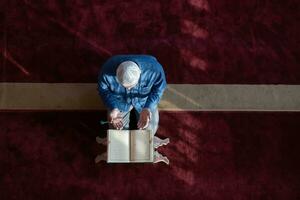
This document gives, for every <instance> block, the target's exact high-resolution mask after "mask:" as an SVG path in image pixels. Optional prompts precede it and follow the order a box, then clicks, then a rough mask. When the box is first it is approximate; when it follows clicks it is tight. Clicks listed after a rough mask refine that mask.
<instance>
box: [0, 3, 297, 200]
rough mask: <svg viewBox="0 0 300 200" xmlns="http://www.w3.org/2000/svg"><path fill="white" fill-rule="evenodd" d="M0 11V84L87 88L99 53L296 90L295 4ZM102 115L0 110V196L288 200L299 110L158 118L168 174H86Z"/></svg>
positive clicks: (139, 168) (91, 168)
mask: <svg viewBox="0 0 300 200" xmlns="http://www.w3.org/2000/svg"><path fill="white" fill-rule="evenodd" d="M0 8H1V9H0V36H1V40H0V55H1V56H0V67H1V68H0V78H1V80H0V82H63V83H64V82H79V83H81V82H87V83H95V82H96V81H97V74H98V71H99V69H100V66H101V64H102V63H103V62H104V61H105V60H106V59H107V58H108V57H110V55H114V54H126V53H130V54H133V53H136V54H152V55H154V56H156V57H157V58H158V60H159V61H160V62H161V63H162V65H163V67H164V68H165V70H166V76H167V80H168V83H180V84H181V83H197V84H205V83H212V84H300V68H299V58H300V48H299V43H300V38H299V35H300V28H299V18H300V5H299V1H297V0H285V1H283V0H282V1H271V0H264V1H253V0H244V1H240V0H210V1H206V0H154V1H139V0H133V1H130V2H125V1H120V0H110V1H108V0H88V1H79V0H78V1H72V2H70V1H59V0H44V1H33V0H0ZM0 97H1V98H2V96H1V94H0ZM1 98H0V99H1ZM104 116H105V113H104V112H102V113H101V112H100V113H96V112H83V113H81V112H1V111H0V127H1V128H0V199H1V200H2V199H3V200H8V199H26V200H27V199H29V200H31V199H45V200H47V199H57V200H59V199H84V200H89V199H151V200H153V199H206V200H210V199H217V200H224V199H225V200H226V199H236V200H242V199H264V200H265V199H272V200H274V199H275V200H276V199H284V200H285V199H288V200H294V199H295V200H296V199H300V192H299V191H300V170H299V169H300V159H299V153H300V145H299V141H300V135H299V133H300V123H299V122H300V113H296V112H294V113H293V112H292V113H287V112H283V113H274V112H253V113H251V112H162V113H161V123H160V128H159V131H158V135H159V136H162V137H169V138H170V139H171V143H170V144H169V145H168V146H167V147H162V149H161V152H162V153H163V154H165V155H167V156H168V157H169V159H170V162H171V164H170V166H166V165H163V164H160V163H159V164H155V165H149V164H137V165H126V164H115V165H106V164H103V165H95V164H94V157H95V156H96V155H97V154H98V153H100V152H103V151H104V150H105V148H104V147H100V146H99V145H97V144H96V142H95V137H96V136H97V135H98V134H100V135H103V134H104V129H103V128H102V129H101V128H100V125H99V120H100V119H101V118H102V119H103V118H104Z"/></svg>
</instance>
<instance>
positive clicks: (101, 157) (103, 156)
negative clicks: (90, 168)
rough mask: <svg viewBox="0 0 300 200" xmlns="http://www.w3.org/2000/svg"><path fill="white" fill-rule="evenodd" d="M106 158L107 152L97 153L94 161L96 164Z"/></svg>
mask: <svg viewBox="0 0 300 200" xmlns="http://www.w3.org/2000/svg"><path fill="white" fill-rule="evenodd" d="M106 160H107V153H103V154H101V155H97V156H96V158H95V163H96V164H97V163H98V162H100V161H106Z"/></svg>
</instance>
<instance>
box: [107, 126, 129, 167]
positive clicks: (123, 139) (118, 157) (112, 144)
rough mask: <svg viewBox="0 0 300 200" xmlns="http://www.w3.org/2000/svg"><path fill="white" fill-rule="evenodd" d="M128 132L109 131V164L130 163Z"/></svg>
mask: <svg viewBox="0 0 300 200" xmlns="http://www.w3.org/2000/svg"><path fill="white" fill-rule="evenodd" d="M129 134H130V133H129V131H128V130H111V129H110V130H108V151H107V152H108V155H107V162H130V148H129V146H130V144H129V142H130V141H129V140H130V137H129Z"/></svg>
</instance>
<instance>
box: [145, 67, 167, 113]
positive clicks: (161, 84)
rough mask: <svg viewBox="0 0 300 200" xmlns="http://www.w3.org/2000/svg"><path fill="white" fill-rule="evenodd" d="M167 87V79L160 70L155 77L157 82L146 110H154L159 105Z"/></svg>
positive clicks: (147, 102)
mask: <svg viewBox="0 0 300 200" xmlns="http://www.w3.org/2000/svg"><path fill="white" fill-rule="evenodd" d="M166 87H167V82H166V77H165V73H164V72H163V70H160V71H159V72H158V73H157V74H156V77H155V82H154V84H153V86H152V88H151V92H150V94H149V96H148V98H147V101H146V103H145V105H144V108H148V109H150V110H153V109H154V108H155V107H156V106H157V104H158V103H159V101H160V99H161V97H162V95H163V92H164V90H165V89H166Z"/></svg>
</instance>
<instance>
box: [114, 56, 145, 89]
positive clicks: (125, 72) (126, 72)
mask: <svg viewBox="0 0 300 200" xmlns="http://www.w3.org/2000/svg"><path fill="white" fill-rule="evenodd" d="M140 75H141V70H140V68H139V66H138V65H137V64H136V63H135V62H132V61H125V62H122V63H121V64H120V65H119V66H118V68H117V79H118V81H119V83H120V84H121V85H123V86H124V87H126V88H129V89H130V88H132V87H134V86H135V85H136V84H137V83H138V81H139V79H140Z"/></svg>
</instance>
